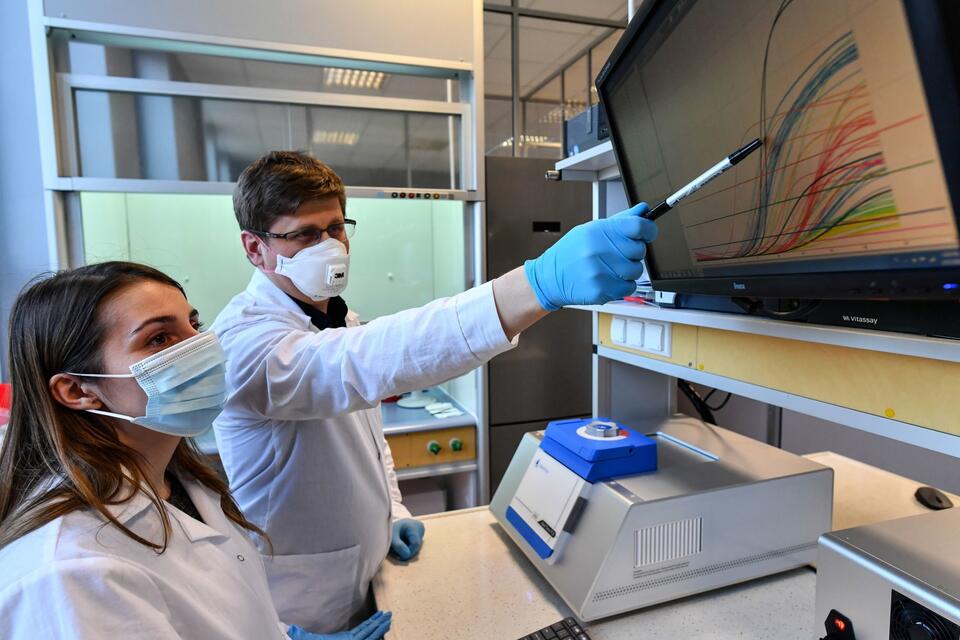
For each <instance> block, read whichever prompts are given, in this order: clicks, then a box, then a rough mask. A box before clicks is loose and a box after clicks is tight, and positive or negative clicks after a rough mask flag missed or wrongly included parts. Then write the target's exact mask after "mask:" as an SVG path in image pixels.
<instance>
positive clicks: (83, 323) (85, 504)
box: [0, 262, 265, 553]
mask: <svg viewBox="0 0 960 640" xmlns="http://www.w3.org/2000/svg"><path fill="white" fill-rule="evenodd" d="M142 281H154V282H159V283H161V284H165V285H169V286H171V287H176V288H177V289H179V290H180V292H181V293H183V288H182V287H181V286H180V284H179V283H177V281H176V280H173V279H172V278H170V277H168V276H167V275H165V274H163V273H161V272H160V271H157V270H156V269H153V268H151V267H147V266H145V265H140V264H134V263H130V262H104V263H100V264H94V265H90V266H86V267H80V268H79V269H73V270H71V271H63V272H60V273H57V274H56V275H53V276H52V277H47V278H44V279H40V280H37V281H35V282H34V283H32V284H31V285H29V286H28V287H27V288H26V289H24V291H22V292H21V293H20V296H19V297H18V298H17V301H16V303H14V306H13V311H12V312H11V314H10V373H11V382H12V386H13V404H12V407H11V411H10V422H9V425H8V426H7V434H6V437H5V439H4V442H3V447H2V449H0V549H2V548H3V547H5V546H6V545H8V544H10V543H11V542H13V541H14V540H16V539H18V538H20V537H22V536H24V535H26V534H28V533H30V532H31V531H34V530H35V529H38V528H40V527H42V526H43V525H45V524H47V523H48V522H50V521H52V520H55V519H56V518H58V517H60V516H63V515H66V514H68V513H70V512H72V511H75V510H78V509H96V510H97V511H98V512H99V513H100V514H101V515H102V516H103V517H104V518H105V519H106V520H107V521H108V522H109V523H112V524H113V525H114V526H116V527H118V528H119V529H120V530H121V531H123V533H125V534H126V535H127V536H129V537H131V538H133V539H134V540H136V541H137V542H139V543H141V544H144V545H147V546H149V547H152V548H153V549H154V550H156V551H157V552H158V553H163V551H164V550H165V549H166V547H167V542H168V540H169V537H170V531H171V527H170V517H169V514H168V512H167V509H166V507H165V505H164V502H163V500H162V499H160V497H159V494H158V488H157V487H155V486H154V485H153V483H152V482H151V481H150V479H149V477H148V475H147V474H146V473H144V468H145V464H146V462H145V460H144V459H143V457H142V456H141V455H140V454H139V453H138V452H136V451H135V450H133V449H132V448H130V447H128V446H126V445H124V444H123V443H121V441H120V439H119V438H118V437H117V432H116V429H115V428H114V427H113V426H112V425H111V423H110V421H109V420H107V419H104V418H102V417H100V416H98V415H94V414H91V413H87V412H83V411H75V410H72V409H70V408H68V407H65V406H63V405H62V404H60V403H59V402H57V401H56V400H55V399H54V398H53V396H52V395H51V393H50V389H49V387H48V381H49V380H50V378H51V377H52V376H53V375H55V374H57V373H62V372H64V371H84V372H87V371H90V372H95V371H101V370H102V369H101V364H102V363H101V356H100V347H101V344H102V343H103V339H104V337H105V336H104V333H105V331H106V323H105V322H104V320H105V319H104V318H103V317H102V314H101V313H100V307H101V304H102V303H103V302H104V300H106V299H107V298H108V297H109V296H111V295H112V294H114V293H116V292H118V291H119V290H121V289H123V288H125V287H128V286H131V285H134V284H136V283H138V282H142ZM169 468H170V469H171V470H173V471H176V472H178V473H179V474H181V476H185V477H191V478H193V479H195V480H196V481H198V482H199V483H200V484H202V485H204V486H206V487H207V488H209V489H211V490H212V491H214V492H216V493H218V494H219V495H220V506H221V508H222V509H223V512H224V514H226V516H227V517H228V518H229V519H230V520H232V521H233V522H235V523H236V524H238V525H239V526H241V527H243V528H244V529H247V530H249V531H252V532H254V533H257V534H258V535H261V536H264V537H265V534H264V533H263V531H261V530H260V529H259V528H258V527H257V526H256V525H254V524H253V523H251V522H250V521H248V520H247V519H246V518H244V516H243V514H242V513H241V512H240V509H239V507H238V506H237V504H236V502H234V500H233V498H232V497H231V496H230V491H229V488H228V487H227V484H226V483H225V482H224V481H223V480H222V479H221V478H220V476H218V475H217V474H216V473H215V472H214V471H213V470H212V469H211V468H210V467H209V466H208V465H207V464H206V463H205V462H204V461H203V458H202V456H201V454H200V452H199V451H198V450H197V448H196V445H195V444H194V443H193V441H192V440H189V439H184V440H182V441H181V442H180V444H179V445H178V446H177V448H176V450H175V451H174V454H173V458H172V460H171V462H170V467H169ZM138 491H143V492H144V493H145V494H146V495H147V497H148V498H149V499H150V501H151V502H152V503H153V506H154V507H155V508H156V510H157V512H158V513H159V514H160V517H161V520H162V522H163V539H162V540H160V541H153V540H147V539H145V538H143V537H141V536H139V535H137V534H136V533H134V532H133V531H131V530H130V529H129V528H127V527H126V526H124V525H123V524H122V523H121V522H120V521H118V520H117V519H116V518H115V517H114V516H113V514H111V513H110V510H109V509H108V508H107V507H108V505H117V504H122V503H124V502H126V501H127V500H129V499H131V498H132V497H134V496H135V495H136V494H137V492H138Z"/></svg>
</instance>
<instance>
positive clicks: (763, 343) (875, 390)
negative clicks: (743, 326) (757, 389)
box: [674, 325, 960, 434]
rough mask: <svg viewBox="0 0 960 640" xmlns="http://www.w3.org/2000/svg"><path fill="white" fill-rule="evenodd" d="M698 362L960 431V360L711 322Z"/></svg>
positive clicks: (743, 377)
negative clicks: (958, 401)
mask: <svg viewBox="0 0 960 640" xmlns="http://www.w3.org/2000/svg"><path fill="white" fill-rule="evenodd" d="M674 326H676V325H674ZM697 362H698V364H699V368H701V369H702V370H703V371H706V372H707V373H713V374H717V375H721V376H725V377H728V378H734V379H736V380H742V381H744V382H750V383H753V384H756V385H760V386H763V387H768V388H771V389H777V390H779V391H785V392H787V393H792V394H795V395H798V396H803V397H806V398H812V399H814V400H820V401H822V402H829V403H831V404H835V405H839V406H842V407H848V408H850V409H855V410H857V411H863V412H865V413H872V414H874V415H878V416H883V417H887V418H894V419H896V420H899V421H901V422H907V423H910V424H915V425H920V426H924V427H929V428H932V429H937V430H939V431H946V432H948V433H955V434H960V412H958V411H957V410H956V407H955V406H954V403H953V401H952V400H953V398H955V397H956V394H957V393H958V388H960V364H958V363H952V362H944V361H941V360H929V359H926V358H916V357H912V356H903V355H896V354H889V353H882V352H879V351H867V350H865V349H851V348H848V347H838V346H834V345H827V344H817V343H812V342H801V341H799V340H786V339H783V338H771V337H768V336H759V335H754V334H747V333H737V332H734V331H723V330H719V329H707V328H703V327H701V328H700V329H699V342H698V352H697Z"/></svg>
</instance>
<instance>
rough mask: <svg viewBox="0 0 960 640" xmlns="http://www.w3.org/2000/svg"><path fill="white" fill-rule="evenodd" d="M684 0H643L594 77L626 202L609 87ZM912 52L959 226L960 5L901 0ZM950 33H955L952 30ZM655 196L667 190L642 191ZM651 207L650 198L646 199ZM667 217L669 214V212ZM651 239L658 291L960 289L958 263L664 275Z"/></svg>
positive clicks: (802, 294)
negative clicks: (639, 45) (951, 285)
mask: <svg viewBox="0 0 960 640" xmlns="http://www.w3.org/2000/svg"><path fill="white" fill-rule="evenodd" d="M683 1H686V0H648V2H645V3H643V4H642V5H641V8H640V10H639V11H638V12H637V14H636V15H635V16H634V17H633V19H632V20H631V21H630V24H629V25H628V26H627V29H626V31H625V32H624V34H623V36H621V38H620V40H619V42H617V45H616V46H615V47H614V49H613V52H612V53H611V54H610V57H609V58H608V59H607V61H606V62H605V63H604V65H603V67H602V69H601V71H600V73H599V74H598V76H597V79H596V83H595V84H596V87H597V94H598V96H599V98H600V104H601V106H602V107H603V108H604V110H605V112H606V115H607V121H608V124H609V128H610V139H611V141H612V143H613V151H614V157H615V158H616V162H617V167H618V168H619V170H620V175H621V177H623V185H624V190H625V192H626V195H627V199H628V201H629V202H630V203H631V204H636V203H638V202H640V201H642V197H641V194H637V193H634V192H633V191H634V190H633V187H632V183H633V181H632V180H631V179H629V168H628V167H626V166H624V162H623V158H622V157H621V154H620V152H619V148H620V127H619V121H618V119H619V117H620V116H619V114H618V113H616V112H615V110H611V109H610V105H609V100H608V93H607V92H608V90H609V88H610V86H611V82H612V81H613V80H614V79H615V78H617V77H618V74H619V73H620V72H621V71H622V69H623V65H624V64H625V63H627V62H628V61H629V58H630V56H629V53H630V51H631V50H632V49H633V47H634V45H635V43H637V42H639V40H640V39H641V38H643V37H644V36H646V35H648V34H649V33H651V32H652V31H651V30H652V29H653V28H655V27H656V25H657V24H659V22H660V21H661V20H662V17H663V16H664V15H666V14H668V13H669V12H670V10H671V9H672V8H673V7H674V6H676V5H677V4H678V3H679V2H683ZM901 2H902V4H903V7H904V10H905V13H906V15H907V21H908V24H909V28H910V33H911V37H912V38H913V42H914V51H915V53H916V56H917V63H918V66H919V69H920V76H921V80H922V82H923V88H924V91H925V93H926V96H927V103H928V105H929V110H930V118H931V123H932V125H933V129H934V134H935V136H936V139H937V146H938V149H939V151H940V157H941V162H942V166H943V170H944V175H945V178H946V183H947V190H948V193H949V196H950V199H951V202H952V206H953V212H954V218H955V220H956V223H957V226H958V228H960V46H956V44H955V43H953V42H951V40H950V37H949V34H951V33H953V34H960V2H940V1H938V0H901ZM955 37H958V36H956V35H955ZM645 195H646V197H648V198H650V197H660V196H662V195H666V194H645ZM650 204H651V206H652V204H653V203H650ZM668 215H669V214H668ZM655 254H656V244H655V243H654V244H653V249H652V250H651V251H650V252H649V253H648V256H647V268H648V271H649V275H650V279H651V281H652V283H653V286H654V288H655V289H657V290H660V291H674V292H678V293H697V294H705V295H722V296H746V297H756V298H802V299H854V298H873V299H876V298H884V299H886V298H898V299H951V300H955V299H958V297H960V290H958V289H952V290H946V289H944V287H943V284H944V283H947V282H960V268H956V267H951V268H937V269H904V270H874V271H826V272H816V273H803V274H776V275H751V276H743V277H728V276H703V277H697V278H661V277H660V276H659V273H658V271H657V268H656V258H655Z"/></svg>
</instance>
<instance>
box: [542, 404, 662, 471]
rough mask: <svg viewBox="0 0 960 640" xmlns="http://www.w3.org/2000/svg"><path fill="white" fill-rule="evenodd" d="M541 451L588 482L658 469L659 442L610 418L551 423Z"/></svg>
mask: <svg viewBox="0 0 960 640" xmlns="http://www.w3.org/2000/svg"><path fill="white" fill-rule="evenodd" d="M540 448H541V449H543V450H544V451H545V452H546V453H548V454H550V455H551V456H553V457H554V458H555V459H556V460H557V461H559V462H560V463H561V464H563V465H564V466H565V467H567V468H568V469H570V470H571V471H573V472H574V473H576V474H577V475H578V476H580V477H581V478H583V479H584V480H586V481H587V482H600V481H601V480H608V479H610V478H618V477H623V476H629V475H634V474H637V473H646V472H649V471H656V469H657V443H656V441H655V440H653V439H652V438H648V437H647V436H645V435H642V434H639V433H637V432H636V431H633V430H632V429H628V428H627V427H625V426H623V425H622V424H619V423H617V422H614V421H612V420H608V419H606V418H593V419H590V418H588V419H577V420H558V421H555V422H551V423H550V424H549V425H547V432H546V434H545V435H544V438H543V441H542V442H541V443H540Z"/></svg>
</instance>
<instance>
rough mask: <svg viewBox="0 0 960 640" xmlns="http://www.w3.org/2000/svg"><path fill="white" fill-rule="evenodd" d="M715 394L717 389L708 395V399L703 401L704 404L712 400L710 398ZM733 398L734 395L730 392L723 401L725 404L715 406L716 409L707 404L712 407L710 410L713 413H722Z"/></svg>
mask: <svg viewBox="0 0 960 640" xmlns="http://www.w3.org/2000/svg"><path fill="white" fill-rule="evenodd" d="M715 392H716V389H714V390H713V391H711V392H710V393H708V394H707V397H706V398H704V399H703V401H704V403H706V402H707V400H709V399H710V396H712V395H713V394H714V393H715ZM732 397H733V394H732V393H730V392H729V391H727V397H726V398H724V399H723V402H721V403H720V404H718V405H717V406H715V407H714V406H712V405H710V404H707V406H708V407H710V410H711V411H720V410H721V409H723V408H724V407H725V406H727V403H728V402H730V398H732Z"/></svg>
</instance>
